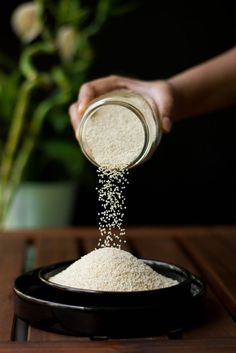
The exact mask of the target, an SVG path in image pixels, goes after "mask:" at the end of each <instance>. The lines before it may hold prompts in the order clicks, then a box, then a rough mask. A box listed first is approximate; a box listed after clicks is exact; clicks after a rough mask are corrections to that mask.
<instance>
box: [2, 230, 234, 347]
mask: <svg viewBox="0 0 236 353" xmlns="http://www.w3.org/2000/svg"><path fill="white" fill-rule="evenodd" d="M98 238H99V233H98V230H97V228H96V227H80V228H74V229H59V230H58V229H54V230H53V229H44V230H29V231H4V232H3V231H0V266H1V267H0V268H3V269H7V271H2V272H1V275H0V303H1V306H0V353H5V352H8V353H10V352H11V353H14V352H19V353H20V352H26V353H27V352H28V353H30V352H32V353H36V352H37V353H38V352H39V353H40V352H53V353H57V352H58V353H64V352H66V353H72V352H78V351H79V352H81V353H83V352H98V353H99V352H102V353H106V352H107V353H108V352H109V353H110V352H114V353H115V352H127V353H129V352H132V353H134V352H137V351H139V352H143V353H146V352H147V353H149V352H159V353H162V352H163V353H164V352H170V353H171V352H175V353H180V352H183V353H185V352H186V353H187V352H188V353H197V352H203V353H204V352H208V353H213V352H216V353H217V352H226V353H227V352H229V353H231V352H236V323H235V320H236V281H235V278H236V266H235V264H236V255H235V254H236V227H234V226H232V227H229V226H210V227H208V226H204V227H194V226H193V227H129V228H128V229H127V238H128V242H127V247H126V248H125V249H126V250H128V251H131V252H132V253H133V254H134V255H136V256H138V257H142V258H149V259H159V260H161V261H166V262H171V263H173V264H176V265H179V266H183V267H184V268H186V269H188V270H190V271H191V272H193V273H195V274H200V275H201V276H202V277H203V278H204V279H205V280H206V282H207V283H208V284H209V285H208V288H207V316H208V319H207V320H206V322H204V323H203V324H201V325H199V326H198V327H195V328H194V329H191V330H186V331H185V332H184V333H183V339H179V340H168V339H166V337H156V338H148V339H131V340H104V341H91V340H89V339H88V338H77V337H68V336H63V335H57V334H53V333H47V332H45V331H41V330H37V329H34V328H31V327H30V328H29V330H28V341H27V343H21V344H20V343H18V342H17V343H15V342H8V343H7V342H6V341H9V340H10V338H11V329H12V324H13V303H12V301H11V299H12V298H11V296H12V294H11V293H12V292H11V290H12V286H13V282H14V279H15V278H16V277H17V276H18V275H19V274H20V273H21V271H22V270H23V269H24V264H25V253H26V248H27V241H28V240H29V239H30V240H31V241H32V243H33V245H34V246H35V250H36V256H35V262H34V264H33V265H34V267H40V266H44V265H48V264H52V263H56V262H61V261H65V260H71V259H76V258H79V257H80V256H81V255H84V254H85V253H88V252H89V251H91V250H93V249H94V248H95V247H96V245H97V240H98ZM4 342H6V343H4ZM39 343H40V344H39Z"/></svg>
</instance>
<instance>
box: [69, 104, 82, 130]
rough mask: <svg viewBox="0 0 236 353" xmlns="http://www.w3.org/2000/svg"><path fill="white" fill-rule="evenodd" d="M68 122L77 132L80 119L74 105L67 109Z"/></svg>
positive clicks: (76, 107)
mask: <svg viewBox="0 0 236 353" xmlns="http://www.w3.org/2000/svg"><path fill="white" fill-rule="evenodd" d="M69 116H70V121H71V124H72V126H73V129H74V131H75V132H76V131H78V127H79V122H80V117H79V113H78V104H77V103H74V104H72V105H71V106H70V108H69Z"/></svg>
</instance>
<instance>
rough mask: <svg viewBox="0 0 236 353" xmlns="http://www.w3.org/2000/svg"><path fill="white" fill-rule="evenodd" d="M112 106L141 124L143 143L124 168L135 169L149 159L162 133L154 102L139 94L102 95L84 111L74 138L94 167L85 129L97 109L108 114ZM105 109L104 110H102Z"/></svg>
mask: <svg viewBox="0 0 236 353" xmlns="http://www.w3.org/2000/svg"><path fill="white" fill-rule="evenodd" d="M114 106H120V107H123V108H124V109H128V110H129V112H132V113H133V114H134V116H135V117H136V118H137V119H139V121H140V122H141V124H142V128H143V132H144V142H143V146H142V148H141V150H140V151H139V153H138V155H136V156H135V158H134V159H133V160H131V161H130V162H129V163H128V165H127V166H126V168H132V167H135V166H137V165H139V164H141V163H143V162H144V161H146V160H147V159H148V158H150V157H151V156H152V154H153V152H154V151H155V149H156V148H157V146H158V144H159V143H160V141H161V136H162V131H161V126H160V119H159V116H158V114H157V112H156V109H155V108H154V102H153V101H152V100H151V99H150V98H147V97H144V96H142V95H140V94H139V93H136V92H133V91H130V90H117V91H112V92H109V93H107V94H105V95H102V96H100V97H98V98H96V99H94V100H93V101H91V103H90V104H89V105H88V107H87V109H86V110H85V112H84V114H83V116H82V119H81V122H80V126H79V129H78V131H77V133H76V137H77V139H78V141H79V144H80V146H81V149H82V151H83V153H84V154H85V156H86V157H87V158H88V159H89V160H90V161H91V162H92V163H93V164H95V165H96V166H100V165H98V163H97V162H96V160H95V158H94V156H93V154H92V152H91V148H90V146H89V144H88V142H87V140H86V133H85V132H86V127H87V124H88V121H89V119H91V118H96V114H97V112H98V111H99V109H101V108H102V109H103V110H102V113H108V114H109V110H111V109H112V108H113V107H114ZM104 109H105V110H104Z"/></svg>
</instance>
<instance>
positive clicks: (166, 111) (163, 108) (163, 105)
mask: <svg viewBox="0 0 236 353" xmlns="http://www.w3.org/2000/svg"><path fill="white" fill-rule="evenodd" d="M158 112H159V116H160V123H161V129H162V131H163V132H166V133H168V132H170V131H171V128H172V119H171V116H172V102H171V100H170V99H165V100H163V101H162V102H160V103H159V104H158Z"/></svg>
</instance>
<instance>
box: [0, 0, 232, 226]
mask: <svg viewBox="0 0 236 353" xmlns="http://www.w3.org/2000/svg"><path fill="white" fill-rule="evenodd" d="M54 2H55V3H56V1H54ZM20 3H22V1H16V0H11V1H9V2H6V3H2V4H1V5H0V6H1V11H0V38H1V47H0V51H2V52H6V53H8V54H9V55H11V56H12V57H15V56H17V55H18V53H19V41H18V39H17V38H16V36H15V35H14V34H13V32H12V30H11V27H10V25H9V16H10V14H11V13H12V11H13V9H14V8H15V7H16V5H18V4H20ZM85 3H86V6H94V3H95V1H85ZM120 3H122V1H120ZM124 3H125V1H124ZM235 40H236V2H235V1H232V0H229V1H224V0H215V1H159V0H157V1H151V0H138V1H133V6H130V9H129V10H128V11H124V13H122V12H121V14H120V15H117V16H111V17H110V18H108V19H107V20H106V22H105V23H104V24H103V26H102V28H101V29H100V31H99V33H97V34H96V36H94V37H92V38H91V45H92V48H93V51H94V57H93V60H92V63H91V66H90V68H89V70H88V72H87V76H86V80H87V79H95V78H98V77H100V76H105V75H109V74H119V75H125V76H130V77H135V78H140V79H144V80H154V79H157V78H168V77H170V76H171V75H174V74H176V73H178V72H180V71H182V70H184V69H187V68H189V67H191V66H193V65H196V64H198V63H200V62H203V61H205V60H207V59H209V58H211V57H213V56H215V55H217V54H219V53H221V52H223V51H225V50H227V49H229V48H231V47H232V46H234V45H235ZM78 82H79V79H78ZM78 89H79V84H78ZM0 120H1V117H0ZM235 123H236V111H235V109H225V110H221V111H218V112H215V113H212V114H208V115H204V116H201V117H194V118H191V119H190V118H189V119H186V120H185V121H183V122H180V123H176V124H175V125H174V128H173V130H172V132H171V133H170V134H168V135H165V136H164V137H163V139H162V142H161V144H160V145H159V147H158V149H157V151H156V153H155V154H154V155H153V157H152V158H151V159H150V160H149V161H148V162H146V163H145V164H144V165H142V166H140V167H138V168H136V169H133V170H131V171H130V176H129V178H130V184H129V186H128V190H127V212H126V217H125V223H126V224H132V225H139V224H153V225H155V224H163V225H165V224H233V223H235V221H236V207H235V206H236V201H235V200H236V199H235V196H236V195H235V193H236V173H235V166H236V160H235V159H236V139H235V133H236V129H235ZM71 138H74V136H73V134H71ZM78 149H79V147H78ZM83 163H84V172H83V174H82V175H81V177H80V182H79V187H78V188H77V191H76V200H75V207H74V208H73V211H72V213H71V221H70V222H71V224H72V225H90V224H91V225H96V224H97V221H98V220H97V208H98V205H97V194H96V190H95V187H96V186H97V175H96V168H95V167H94V166H93V165H91V164H90V163H89V162H88V161H86V160H85V161H84V162H83ZM51 167H52V168H57V167H56V166H55V165H53V164H52V165H51ZM57 173H58V174H60V168H59V167H58V169H57Z"/></svg>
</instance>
